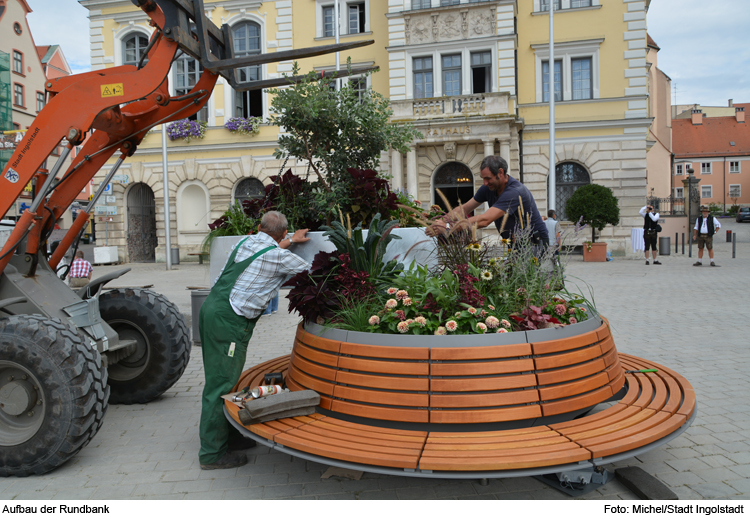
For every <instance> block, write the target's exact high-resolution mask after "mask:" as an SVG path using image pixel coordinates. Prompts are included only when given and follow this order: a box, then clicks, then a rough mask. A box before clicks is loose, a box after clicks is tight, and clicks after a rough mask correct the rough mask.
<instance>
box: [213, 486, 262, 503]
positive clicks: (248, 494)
mask: <svg viewBox="0 0 750 528" xmlns="http://www.w3.org/2000/svg"><path fill="white" fill-rule="evenodd" d="M263 492H264V488H252V487H251V488H242V489H228V490H226V491H224V496H223V497H222V498H223V499H231V500H260V499H262V498H263Z"/></svg>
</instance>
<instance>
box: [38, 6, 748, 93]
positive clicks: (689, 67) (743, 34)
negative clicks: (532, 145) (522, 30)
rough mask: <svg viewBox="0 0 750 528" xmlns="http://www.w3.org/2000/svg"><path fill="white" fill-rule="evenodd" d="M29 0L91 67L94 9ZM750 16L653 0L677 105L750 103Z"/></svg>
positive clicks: (54, 36) (77, 60)
mask: <svg viewBox="0 0 750 528" xmlns="http://www.w3.org/2000/svg"><path fill="white" fill-rule="evenodd" d="M383 1H384V0H383ZM600 1H601V2H602V3H604V4H606V3H607V2H613V1H616V2H620V1H622V0H600ZM28 2H29V5H30V6H31V9H32V10H33V11H34V12H33V13H31V14H30V15H29V24H30V25H31V31H32V33H33V35H34V40H35V42H36V44H37V45H40V46H41V45H47V44H59V45H60V46H62V49H63V53H64V54H65V57H66V58H67V60H68V63H69V64H70V67H71V68H72V69H73V72H74V73H80V72H84V71H88V70H89V69H90V62H91V59H90V54H89V26H88V18H87V16H88V10H87V9H85V8H84V7H82V6H81V5H80V4H79V3H78V2H77V1H76V0H28ZM748 15H750V1H748V0H715V1H713V2H706V0H652V1H651V7H650V9H649V13H648V28H649V34H650V35H651V37H652V38H653V39H654V40H655V41H656V43H657V44H658V45H659V47H660V48H661V51H660V52H659V68H660V69H661V70H662V71H663V72H664V73H666V74H667V75H668V76H669V77H671V78H672V103H673V104H674V103H675V102H676V103H677V104H692V103H699V104H701V105H704V106H726V105H727V100H728V99H734V101H735V102H738V103H739V102H742V103H748V102H750V36H748V31H747V20H748ZM675 87H676V99H675Z"/></svg>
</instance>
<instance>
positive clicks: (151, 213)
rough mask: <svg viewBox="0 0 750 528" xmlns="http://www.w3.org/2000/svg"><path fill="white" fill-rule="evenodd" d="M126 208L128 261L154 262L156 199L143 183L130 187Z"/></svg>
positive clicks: (149, 188)
mask: <svg viewBox="0 0 750 528" xmlns="http://www.w3.org/2000/svg"><path fill="white" fill-rule="evenodd" d="M127 204H128V205H127V208H128V232H127V241H128V259H129V261H130V262H156V201H155V200H154V191H152V190H151V187H149V186H148V185H146V184H145V183H136V184H135V185H133V187H132V188H131V189H130V192H129V193H128V200H127Z"/></svg>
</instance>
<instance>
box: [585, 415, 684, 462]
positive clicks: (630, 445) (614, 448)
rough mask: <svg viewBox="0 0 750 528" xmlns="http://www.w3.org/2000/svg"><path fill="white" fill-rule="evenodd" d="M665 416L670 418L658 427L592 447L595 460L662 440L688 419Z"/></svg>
mask: <svg viewBox="0 0 750 528" xmlns="http://www.w3.org/2000/svg"><path fill="white" fill-rule="evenodd" d="M663 414H664V415H665V416H669V418H667V419H666V420H664V421H663V422H660V423H659V424H657V425H654V426H652V427H649V428H647V429H646V430H644V431H642V432H639V433H635V434H631V435H628V436H627V437H625V438H620V439H618V440H616V441H613V442H609V443H603V444H596V445H592V446H591V447H589V448H588V449H590V450H591V451H592V453H593V455H594V458H601V457H605V456H609V455H614V454H617V453H622V452H625V451H630V450H632V449H637V448H639V447H642V446H644V445H647V444H650V443H652V442H655V441H656V440H659V439H660V438H664V437H665V436H667V435H669V434H671V433H673V432H675V431H676V430H677V429H679V428H680V427H682V425H683V424H684V423H685V422H686V421H687V417H685V416H683V415H680V414H675V415H669V414H668V413H663Z"/></svg>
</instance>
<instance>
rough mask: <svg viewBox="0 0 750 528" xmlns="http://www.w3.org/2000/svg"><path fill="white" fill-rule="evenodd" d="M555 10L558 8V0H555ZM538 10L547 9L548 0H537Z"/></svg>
mask: <svg viewBox="0 0 750 528" xmlns="http://www.w3.org/2000/svg"><path fill="white" fill-rule="evenodd" d="M554 5H555V11H559V10H560V0H555V4H554ZM539 11H549V0H539Z"/></svg>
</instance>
